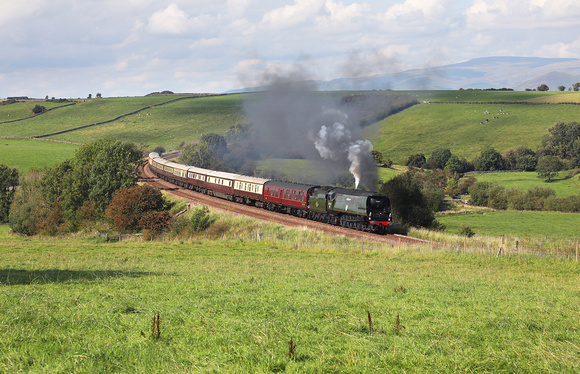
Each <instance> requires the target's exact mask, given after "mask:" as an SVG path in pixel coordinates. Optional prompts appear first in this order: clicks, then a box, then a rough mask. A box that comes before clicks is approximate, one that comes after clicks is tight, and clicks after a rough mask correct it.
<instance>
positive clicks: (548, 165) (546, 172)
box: [536, 155, 562, 182]
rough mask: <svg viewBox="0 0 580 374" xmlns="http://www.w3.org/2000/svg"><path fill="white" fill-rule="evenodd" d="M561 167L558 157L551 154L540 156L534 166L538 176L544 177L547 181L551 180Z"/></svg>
mask: <svg viewBox="0 0 580 374" xmlns="http://www.w3.org/2000/svg"><path fill="white" fill-rule="evenodd" d="M561 169H562V162H561V161H560V159H559V158H558V157H556V156H552V155H547V156H544V157H542V158H541V159H540V160H539V161H538V166H536V172H537V173H538V178H544V179H545V180H546V181H547V182H551V181H552V179H553V178H554V177H555V176H557V175H558V172H559V171H560V170H561Z"/></svg>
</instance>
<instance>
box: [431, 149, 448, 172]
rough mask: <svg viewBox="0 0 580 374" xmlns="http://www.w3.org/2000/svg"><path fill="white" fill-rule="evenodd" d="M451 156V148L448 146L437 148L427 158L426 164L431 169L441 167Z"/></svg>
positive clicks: (443, 166)
mask: <svg viewBox="0 0 580 374" xmlns="http://www.w3.org/2000/svg"><path fill="white" fill-rule="evenodd" d="M450 157H451V150H450V149H448V148H437V149H436V150H434V151H433V152H432V153H431V157H429V159H428V160H427V165H428V166H429V168H431V169H443V168H445V165H446V164H447V161H448V160H449V158H450Z"/></svg>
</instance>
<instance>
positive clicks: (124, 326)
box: [0, 226, 580, 373]
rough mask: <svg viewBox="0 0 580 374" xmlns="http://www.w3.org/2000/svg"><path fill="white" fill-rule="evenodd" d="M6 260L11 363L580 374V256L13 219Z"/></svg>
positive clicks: (93, 368)
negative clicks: (192, 235) (64, 228)
mask: <svg viewBox="0 0 580 374" xmlns="http://www.w3.org/2000/svg"><path fill="white" fill-rule="evenodd" d="M355 247H356V246H355ZM0 253H1V256H2V264H1V265H0V308H1V310H2V325H3V326H4V328H3V333H2V334H1V336H0V347H1V350H2V354H0V372H6V373H9V372H10V373H14V372H39V373H40V372H42V373H46V372H77V373H78V372H123V373H126V372H147V373H152V372H172V373H190V372H224V373H232V372H252V373H265V372H282V371H285V372H292V373H304V372H320V373H328V372H349V373H361V372H376V373H385V372H528V373H539V372H554V373H574V372H578V371H579V370H580V361H579V360H578V357H579V355H580V348H579V347H580V333H579V332H580V319H579V318H578V315H579V313H580V309H579V306H580V294H579V293H578V277H579V275H580V268H579V266H578V263H575V262H569V261H562V260H558V259H551V258H539V257H513V256H508V257H500V258H497V257H490V256H466V255H461V254H453V253H446V252H436V253H430V252H428V251H418V252H417V251H408V250H402V251H400V250H396V249H391V250H386V251H381V252H377V251H374V252H362V253H361V252H360V250H359V251H358V252H357V251H348V252H336V251H327V250H314V249H308V248H304V249H294V247H290V246H286V245H281V244H276V243H272V242H268V241H266V242H260V243H256V242H252V241H240V240H229V239H226V240H217V241H212V240H210V241H206V240H204V241H196V240H194V241H191V242H190V241H188V242H180V241H168V242H141V241H124V242H120V243H105V242H99V241H96V240H95V239H62V240H50V239H49V240H47V239H36V238H32V239H21V238H16V237H11V236H7V235H6V230H5V229H4V228H3V227H2V226H0ZM367 312H368V314H367ZM157 313H158V314H159V316H160V320H161V323H160V324H159V330H158V331H159V332H160V337H159V338H158V339H156V338H152V336H151V335H152V325H153V327H155V326H156V325H154V324H153V322H152V318H153V316H155V315H157ZM369 314H370V315H371V320H372V330H371V329H370V328H369V322H368V315H369ZM397 318H398V323H397ZM290 339H292V341H293V343H294V344H295V345H296V349H295V351H294V354H293V355H292V356H290V357H289V341H290Z"/></svg>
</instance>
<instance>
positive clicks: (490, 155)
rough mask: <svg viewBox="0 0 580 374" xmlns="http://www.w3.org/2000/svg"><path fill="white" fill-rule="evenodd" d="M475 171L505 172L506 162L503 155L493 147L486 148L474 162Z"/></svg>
mask: <svg viewBox="0 0 580 374" xmlns="http://www.w3.org/2000/svg"><path fill="white" fill-rule="evenodd" d="M473 166H474V167H475V170H480V171H494V170H503V169H504V161H503V158H502V156H501V154H500V153H499V152H498V151H496V150H495V149H494V148H493V147H486V148H484V149H483V151H481V154H480V155H479V157H477V158H476V159H475V161H474V162H473Z"/></svg>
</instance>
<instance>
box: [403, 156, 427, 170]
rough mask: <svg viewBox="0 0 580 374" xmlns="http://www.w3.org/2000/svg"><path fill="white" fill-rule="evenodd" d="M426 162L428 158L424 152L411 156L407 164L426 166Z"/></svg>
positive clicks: (417, 166)
mask: <svg viewBox="0 0 580 374" xmlns="http://www.w3.org/2000/svg"><path fill="white" fill-rule="evenodd" d="M426 163H427V159H426V158H425V155H424V154H423V153H417V154H414V155H411V156H409V158H408V159H407V162H406V163H405V165H406V166H412V167H415V168H424V167H425V164H426Z"/></svg>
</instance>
